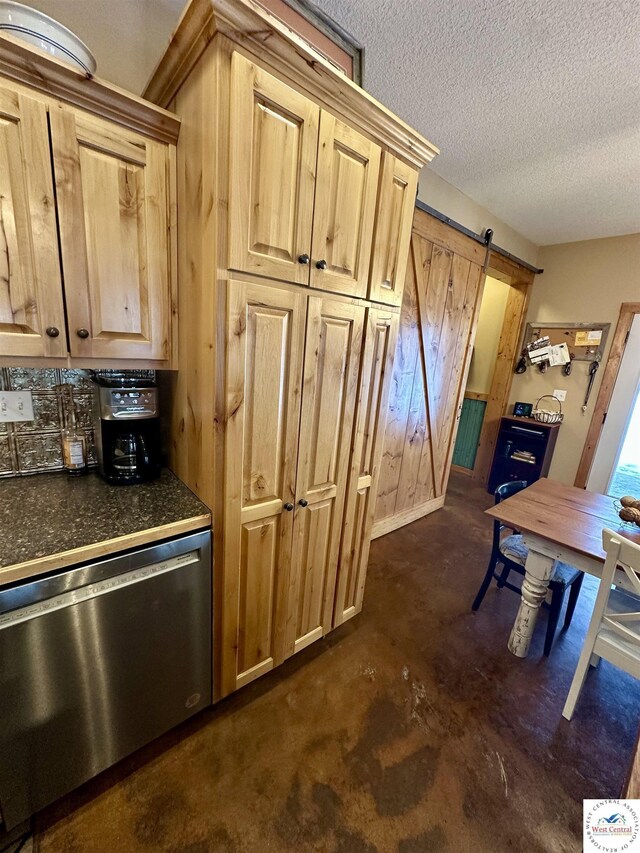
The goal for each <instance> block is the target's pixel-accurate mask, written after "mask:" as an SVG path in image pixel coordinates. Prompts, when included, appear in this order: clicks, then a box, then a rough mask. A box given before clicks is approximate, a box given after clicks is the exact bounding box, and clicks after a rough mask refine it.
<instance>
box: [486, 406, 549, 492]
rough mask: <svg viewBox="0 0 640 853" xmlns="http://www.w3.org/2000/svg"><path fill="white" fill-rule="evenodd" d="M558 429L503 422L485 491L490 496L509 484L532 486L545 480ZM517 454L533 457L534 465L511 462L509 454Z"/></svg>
mask: <svg viewBox="0 0 640 853" xmlns="http://www.w3.org/2000/svg"><path fill="white" fill-rule="evenodd" d="M559 429H560V424H542V423H540V422H539V421H536V420H534V419H533V418H516V417H513V416H505V417H504V418H502V419H501V421H500V430H499V432H498V440H497V442H496V449H495V452H494V454H493V462H492V463H491V472H490V474H489V483H488V485H487V491H489V492H491V493H492V494H493V492H494V491H495V490H496V488H497V487H498V486H499V485H501V484H502V483H507V482H509V480H526V481H527V484H528V485H531V483H535V481H536V480H539V479H540V477H546V476H547V474H548V473H549V468H550V466H551V459H552V457H553V451H554V448H555V446H556V440H557V438H558V430H559ZM518 450H524V451H528V452H529V453H532V454H533V456H534V458H535V462H533V463H532V462H523V461H521V460H519V459H514V458H513V455H512V454H513V453H515V452H516V451H518Z"/></svg>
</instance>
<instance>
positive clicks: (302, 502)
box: [298, 498, 309, 506]
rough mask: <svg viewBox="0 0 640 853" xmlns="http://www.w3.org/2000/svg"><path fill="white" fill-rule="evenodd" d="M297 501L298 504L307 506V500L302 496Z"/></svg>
mask: <svg viewBox="0 0 640 853" xmlns="http://www.w3.org/2000/svg"><path fill="white" fill-rule="evenodd" d="M298 503H299V504H300V506H309V501H305V499H304V498H300V500H299V501H298Z"/></svg>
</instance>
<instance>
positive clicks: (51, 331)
mask: <svg viewBox="0 0 640 853" xmlns="http://www.w3.org/2000/svg"><path fill="white" fill-rule="evenodd" d="M45 331H46V333H47V334H48V335H49V337H50V338H57V337H58V335H59V334H60V329H57V328H56V327H55V326H47V328H46V329H45Z"/></svg>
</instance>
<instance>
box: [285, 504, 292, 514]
mask: <svg viewBox="0 0 640 853" xmlns="http://www.w3.org/2000/svg"><path fill="white" fill-rule="evenodd" d="M284 508H285V509H286V511H287V512H291V511H292V510H293V504H285V505H284Z"/></svg>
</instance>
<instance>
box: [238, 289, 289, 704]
mask: <svg viewBox="0 0 640 853" xmlns="http://www.w3.org/2000/svg"><path fill="white" fill-rule="evenodd" d="M227 299H228V315H227V340H228V351H227V376H226V389H227V402H226V409H227V411H226V423H227V430H226V439H225V521H224V544H223V546H222V547H223V550H224V580H223V587H224V593H223V594H224V601H223V606H222V610H223V612H222V619H223V626H222V633H223V649H222V664H223V665H222V677H223V684H222V694H223V695H226V694H227V693H230V692H231V691H232V690H235V689H236V688H237V687H241V686H242V685H243V684H246V683H248V682H249V681H252V680H253V679H254V678H257V677H258V676H259V675H262V674H263V673H264V672H267V671H268V670H269V669H271V668H272V667H273V666H274V665H275V664H277V663H279V662H280V661H282V660H283V658H284V654H285V630H286V623H287V590H288V582H289V566H290V559H291V547H292V536H293V518H294V513H293V512H290V511H287V510H286V509H285V504H293V502H294V499H295V493H294V486H295V478H296V462H297V448H298V426H299V418H300V388H301V380H302V352H303V343H304V324H305V302H306V297H305V296H304V295H302V294H298V293H292V292H291V291H287V290H280V289H279V288H276V287H267V286H264V285H254V284H248V283H245V282H240V281H232V282H229V284H228V289H227Z"/></svg>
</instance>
